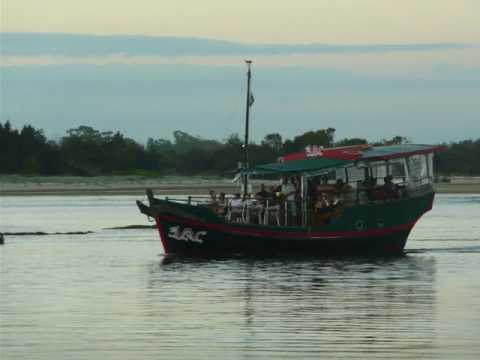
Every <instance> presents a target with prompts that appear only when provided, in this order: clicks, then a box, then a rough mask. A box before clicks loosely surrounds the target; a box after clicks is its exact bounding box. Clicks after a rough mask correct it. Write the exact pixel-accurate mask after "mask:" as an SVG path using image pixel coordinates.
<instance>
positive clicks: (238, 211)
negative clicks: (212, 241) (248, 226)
mask: <svg viewBox="0 0 480 360" xmlns="http://www.w3.org/2000/svg"><path fill="white" fill-rule="evenodd" d="M243 205H244V202H243V199H242V198H241V196H240V194H239V193H236V194H235V195H234V198H233V199H231V200H230V202H229V203H228V220H230V221H234V222H239V221H243Z"/></svg>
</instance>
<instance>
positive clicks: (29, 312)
mask: <svg viewBox="0 0 480 360" xmlns="http://www.w3.org/2000/svg"><path fill="white" fill-rule="evenodd" d="M135 199H136V197H134V196H102V197H98V196H37V197H1V198H0V216H1V218H0V231H2V232H21V231H28V232H33V231H44V232H50V233H51V232H66V231H85V230H90V231H93V232H94V233H92V234H87V235H47V236H8V237H7V239H6V244H5V245H3V246H0V261H1V297H0V359H2V360H9V359H90V360H91V359H102V360H105V359H115V360H123V359H308V358H315V359H316V358H328V359H336V358H339V359H343V358H350V359H356V358H362V359H363V358H378V359H385V358H392V359H404V358H408V359H422V358H425V359H454V358H457V359H478V358H480V341H479V340H480V196H479V195H438V196H437V198H436V202H435V204H434V210H433V211H431V212H430V213H428V214H426V215H425V216H424V217H423V218H422V220H421V221H420V222H419V223H418V224H417V226H416V228H415V229H414V231H413V232H412V234H411V236H410V239H409V242H408V243H407V251H406V252H407V254H406V255H405V256H403V257H398V258H371V259H369V258H361V259H356V258H337V259H312V258H308V259H307V258H278V259H223V260H222V259H220V260H182V259H175V258H173V259H168V258H167V259H164V257H163V256H162V254H161V253H162V250H161V246H160V242H159V240H158V235H157V233H156V231H155V230H149V229H143V230H108V229H105V228H108V227H114V226H123V225H130V224H149V223H148V221H147V220H146V218H145V217H144V216H142V215H140V214H139V213H138V211H137V209H136V207H135V204H134V200H135Z"/></svg>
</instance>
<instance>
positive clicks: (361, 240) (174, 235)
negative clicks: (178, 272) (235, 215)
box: [139, 193, 434, 256]
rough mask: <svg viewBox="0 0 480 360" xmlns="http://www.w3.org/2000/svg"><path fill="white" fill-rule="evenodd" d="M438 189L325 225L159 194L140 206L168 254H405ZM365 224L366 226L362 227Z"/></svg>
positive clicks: (360, 209)
mask: <svg viewBox="0 0 480 360" xmlns="http://www.w3.org/2000/svg"><path fill="white" fill-rule="evenodd" d="M433 198H434V194H433V193H430V194H426V195H425V196H422V197H419V198H416V199H408V200H402V201H396V202H390V203H378V204H369V205H362V206H355V207H348V208H345V209H344V210H343V211H342V212H341V215H340V216H339V217H338V218H336V219H333V220H332V221H331V223H330V224H328V225H325V226H317V227H315V226H313V227H280V226H263V225H252V224H242V223H239V224H237V223H227V222H224V221H222V220H220V219H219V218H217V217H216V216H215V215H213V214H212V213H209V210H208V209H207V208H204V209H202V208H198V207H195V206H189V205H176V204H172V203H169V202H166V201H163V200H157V199H155V200H154V201H153V202H152V204H151V207H147V206H145V205H143V204H141V203H140V204H139V207H140V210H141V211H142V212H143V213H145V214H147V215H149V216H151V217H153V218H154V219H155V221H156V224H157V227H158V231H159V234H160V239H161V242H162V245H163V248H164V251H165V253H166V254H180V255H188V256H197V255H198V256H205V255H217V254H247V255H278V254H294V253H304V254H308V255H313V256H329V255H340V254H349V255H351V254H384V255H396V254H401V253H403V249H404V247H405V244H406V241H407V239H408V235H409V233H410V231H411V230H412V228H413V227H414V225H415V223H416V222H417V221H418V219H419V218H420V217H421V216H422V215H423V214H424V213H425V212H427V211H428V210H430V209H431V207H432V202H433ZM359 225H361V226H359Z"/></svg>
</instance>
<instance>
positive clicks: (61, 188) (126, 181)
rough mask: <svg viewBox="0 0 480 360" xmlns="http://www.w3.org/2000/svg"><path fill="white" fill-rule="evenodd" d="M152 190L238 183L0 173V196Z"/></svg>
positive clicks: (468, 188)
mask: <svg viewBox="0 0 480 360" xmlns="http://www.w3.org/2000/svg"><path fill="white" fill-rule="evenodd" d="M435 187H436V189H437V192H438V193H440V194H442V193H443V194H480V182H476V181H475V182H464V181H462V182H459V183H456V182H450V183H440V184H436V186H435ZM147 188H150V189H153V190H154V192H155V193H156V194H163V195H174V194H184V195H187V194H191V195H195V194H207V193H208V191H209V190H210V189H215V190H216V191H217V192H225V193H227V194H232V193H234V192H235V191H237V190H238V187H237V186H236V185H235V184H234V183H232V182H231V180H230V179H223V178H208V177H164V178H158V179H152V178H144V177H135V176H118V177H117V176H113V177H93V178H87V177H64V176H62V177H23V176H2V177H0V196H15V195H17V196H26V195H31V196H33V195H143V194H144V193H145V189H147Z"/></svg>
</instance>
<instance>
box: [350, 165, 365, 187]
mask: <svg viewBox="0 0 480 360" xmlns="http://www.w3.org/2000/svg"><path fill="white" fill-rule="evenodd" d="M347 173H348V182H349V183H353V184H355V183H356V182H357V181H363V180H365V168H363V167H361V168H360V167H349V168H347Z"/></svg>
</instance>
